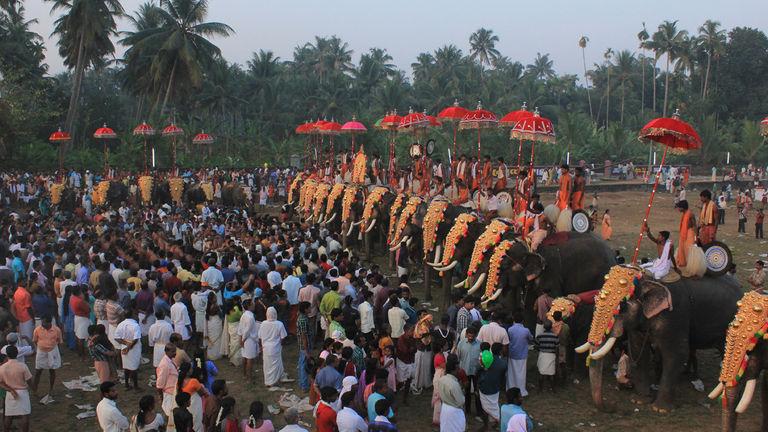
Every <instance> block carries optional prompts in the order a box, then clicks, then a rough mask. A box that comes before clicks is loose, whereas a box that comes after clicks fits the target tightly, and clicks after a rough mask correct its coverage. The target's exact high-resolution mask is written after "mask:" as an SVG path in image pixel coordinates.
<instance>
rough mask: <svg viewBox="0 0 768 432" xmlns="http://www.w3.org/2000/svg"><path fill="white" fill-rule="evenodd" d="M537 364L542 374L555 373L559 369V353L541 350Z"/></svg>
mask: <svg viewBox="0 0 768 432" xmlns="http://www.w3.org/2000/svg"><path fill="white" fill-rule="evenodd" d="M536 366H537V367H538V368H539V373H540V374H542V375H554V374H555V370H556V369H557V354H555V353H543V352H540V353H539V359H538V360H537V361H536Z"/></svg>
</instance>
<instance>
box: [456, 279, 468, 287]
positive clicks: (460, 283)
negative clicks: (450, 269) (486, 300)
mask: <svg viewBox="0 0 768 432" xmlns="http://www.w3.org/2000/svg"><path fill="white" fill-rule="evenodd" d="M466 281H467V279H466V278H465V279H464V280H463V281H461V282H459V283H457V284H456V285H454V286H453V287H454V288H461V287H463V286H464V282H466Z"/></svg>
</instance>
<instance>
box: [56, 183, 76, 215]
mask: <svg viewBox="0 0 768 432" xmlns="http://www.w3.org/2000/svg"><path fill="white" fill-rule="evenodd" d="M58 205H59V210H61V211H63V212H73V211H74V210H75V208H77V193H76V192H75V191H74V190H73V189H71V188H68V187H65V188H64V190H63V191H62V192H61V198H60V201H59V204H58Z"/></svg>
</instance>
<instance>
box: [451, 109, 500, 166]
mask: <svg viewBox="0 0 768 432" xmlns="http://www.w3.org/2000/svg"><path fill="white" fill-rule="evenodd" d="M498 125H499V119H498V118H496V114H494V113H492V112H490V111H488V110H484V109H483V104H482V103H480V102H479V101H478V102H477V109H476V110H474V111H469V112H467V114H465V115H464V117H462V119H461V121H460V122H459V129H461V130H465V129H477V160H478V161H480V159H481V156H480V131H481V130H483V129H491V128H496V127H497V126H498Z"/></svg>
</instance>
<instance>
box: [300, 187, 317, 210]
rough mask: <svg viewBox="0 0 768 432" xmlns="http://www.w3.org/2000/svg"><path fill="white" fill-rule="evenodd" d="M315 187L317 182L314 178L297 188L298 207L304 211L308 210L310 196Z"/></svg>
mask: <svg viewBox="0 0 768 432" xmlns="http://www.w3.org/2000/svg"><path fill="white" fill-rule="evenodd" d="M316 187H317V182H316V181H314V180H307V181H306V182H304V184H302V185H301V189H300V190H299V207H301V208H302V209H303V210H304V211H305V212H306V211H308V210H309V207H310V206H311V205H312V198H313V197H314V196H315V188H316Z"/></svg>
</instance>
